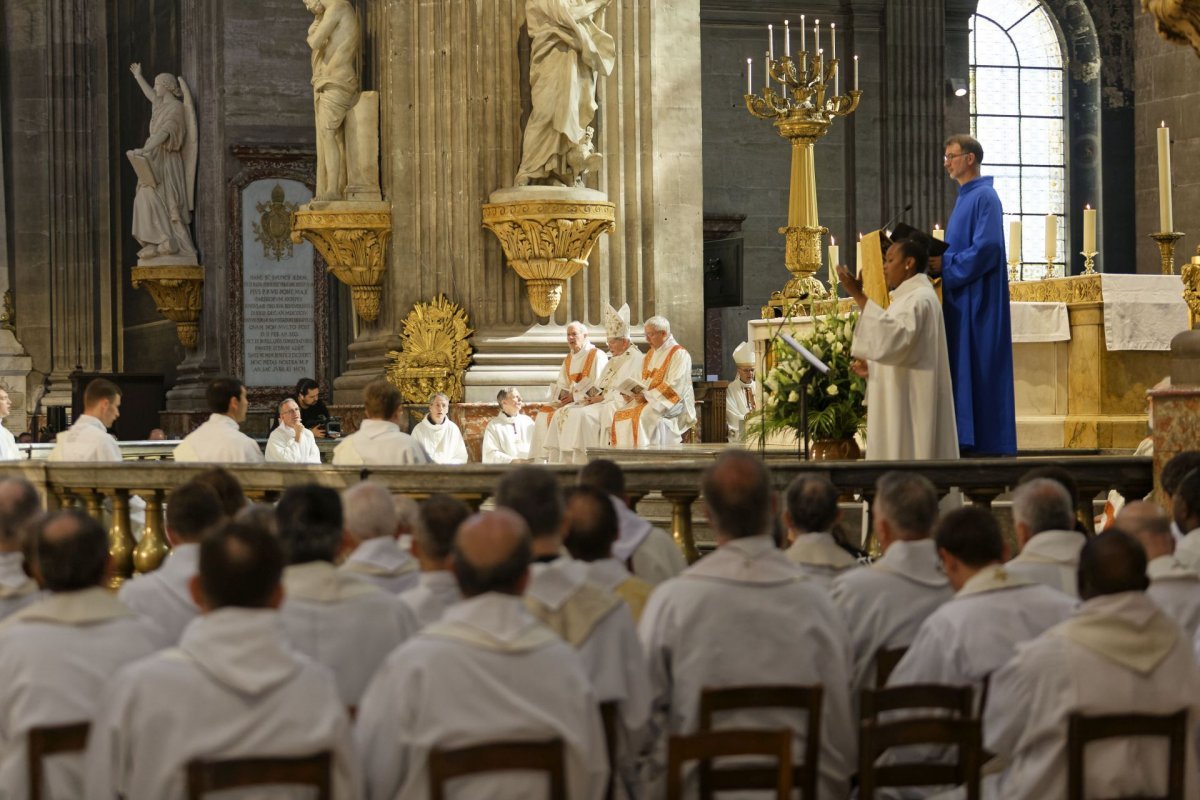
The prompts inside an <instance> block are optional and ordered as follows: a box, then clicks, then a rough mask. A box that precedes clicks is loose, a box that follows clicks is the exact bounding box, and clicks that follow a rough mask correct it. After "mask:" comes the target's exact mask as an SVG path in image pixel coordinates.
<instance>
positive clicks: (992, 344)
mask: <svg viewBox="0 0 1200 800" xmlns="http://www.w3.org/2000/svg"><path fill="white" fill-rule="evenodd" d="M1003 214H1004V210H1003V209H1002V208H1001V206H1000V197H999V196H998V195H997V194H996V190H995V189H993V188H992V179H991V178H990V177H986V178H976V179H975V180H973V181H971V182H970V183H968V184H966V185H965V186H963V187H961V188H960V189H959V191H958V202H957V203H956V204H955V206H954V212H953V213H952V214H951V215H950V222H949V223H948V224H947V225H946V243H947V244H948V245H949V247H950V249H949V250H948V251H946V254H945V255H944V256H942V303H943V305H942V313H943V315H944V316H945V319H946V344H947V346H948V347H949V350H950V379H951V381H952V382H953V384H954V412H955V414H956V416H957V421H958V444H959V447H960V448H961V449H962V450H963V451H964V452H973V453H978V454H985V455H1014V454H1016V452H1017V419H1016V401H1015V399H1014V393H1013V362H1012V353H1013V351H1012V323H1011V321H1010V319H1009V308H1008V272H1007V270H1006V269H1005V255H1004V220H1003Z"/></svg>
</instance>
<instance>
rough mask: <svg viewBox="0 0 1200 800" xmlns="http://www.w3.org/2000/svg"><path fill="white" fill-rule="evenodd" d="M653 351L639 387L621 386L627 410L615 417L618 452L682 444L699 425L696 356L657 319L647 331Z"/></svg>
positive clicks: (649, 322)
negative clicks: (694, 373)
mask: <svg viewBox="0 0 1200 800" xmlns="http://www.w3.org/2000/svg"><path fill="white" fill-rule="evenodd" d="M644 331H645V334H646V341H647V342H649V343H650V352H648V353H646V355H645V356H644V357H643V358H642V371H641V374H640V375H639V376H638V380H637V381H636V385H630V383H628V382H624V383H622V384H621V385H620V386H619V387H618V388H619V389H620V390H621V392H622V394H623V396H624V399H625V405H624V406H622V408H621V409H620V410H618V411H617V412H616V414H614V415H613V429H612V435H611V436H610V437H609V443H610V444H611V445H613V446H614V447H620V448H645V447H663V446H668V445H673V444H679V443H680V442H681V441H683V434H684V433H686V432H687V431H688V430H690V429H691V428H692V426H693V425H695V424H696V400H695V396H694V395H693V392H692V357H691V355H690V354H689V353H688V351H687V350H685V349H684V348H683V345H681V344H679V342H677V341H675V337H674V336H672V335H671V323H670V322H668V321H667V319H666V318H665V317H659V316H654V317H650V319H648V320H646V324H645V327H644Z"/></svg>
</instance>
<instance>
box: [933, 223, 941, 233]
mask: <svg viewBox="0 0 1200 800" xmlns="http://www.w3.org/2000/svg"><path fill="white" fill-rule="evenodd" d="M933 229H934V230H935V231H940V230H941V229H942V225H941V223H939V222H935V223H933Z"/></svg>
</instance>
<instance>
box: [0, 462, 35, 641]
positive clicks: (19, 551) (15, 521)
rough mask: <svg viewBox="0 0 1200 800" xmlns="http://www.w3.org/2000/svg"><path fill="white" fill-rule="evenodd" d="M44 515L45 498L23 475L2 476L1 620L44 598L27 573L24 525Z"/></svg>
mask: <svg viewBox="0 0 1200 800" xmlns="http://www.w3.org/2000/svg"><path fill="white" fill-rule="evenodd" d="M41 514H42V498H41V496H40V495H38V493H37V489H35V488H33V484H32V483H30V482H29V481H27V480H25V479H24V478H0V621H2V620H3V619H4V618H5V617H7V616H8V615H9V614H12V613H14V612H16V611H20V610H21V609H22V608H24V607H25V606H27V605H30V604H31V603H35V602H37V601H38V600H40V599H41V592H40V591H39V590H38V585H37V581H35V580H34V579H33V578H31V577H29V575H27V574H26V572H25V544H26V542H25V539H26V536H27V535H28V534H27V532H26V530H25V526H26V525H28V524H29V523H30V522H32V521H33V520H34V518H35V517H39V516H41Z"/></svg>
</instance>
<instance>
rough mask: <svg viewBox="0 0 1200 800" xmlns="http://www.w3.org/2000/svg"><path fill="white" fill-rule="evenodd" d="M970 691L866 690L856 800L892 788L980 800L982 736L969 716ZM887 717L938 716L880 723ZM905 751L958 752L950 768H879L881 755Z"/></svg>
mask: <svg viewBox="0 0 1200 800" xmlns="http://www.w3.org/2000/svg"><path fill="white" fill-rule="evenodd" d="M973 695H974V692H973V691H972V689H971V687H970V686H941V685H937V684H916V685H911V686H893V687H889V688H886V689H875V690H871V689H866V690H864V691H863V692H862V695H861V701H860V731H859V773H858V780H859V784H858V785H859V797H860V798H862V800H872V799H873V798H874V796H875V790H876V789H879V788H883V787H896V786H940V785H946V784H951V785H955V786H957V785H960V784H961V785H963V786H965V788H966V792H967V800H979V796H980V795H979V780H980V770H981V768H982V766H983V760H984V759H983V744H982V740H983V732H982V728H981V726H980V722H979V719H978V718H976V717H974V716H973V714H972V702H973ZM891 711H908V712H914V711H935V712H941V714H942V715H940V716H928V715H926V716H911V715H905V716H904V717H903V718H900V719H896V720H894V721H888V722H880V720H879V716H880V715H881V714H884V713H887V712H891ZM908 745H943V746H956V749H957V759H956V761H955V763H954V764H939V763H931V762H918V763H907V764H887V765H881V766H877V765H876V763H875V762H876V761H877V760H878V759H879V757H880V756H881V755H883V753H884V751H886V750H888V749H890V748H893V747H904V746H908Z"/></svg>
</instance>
